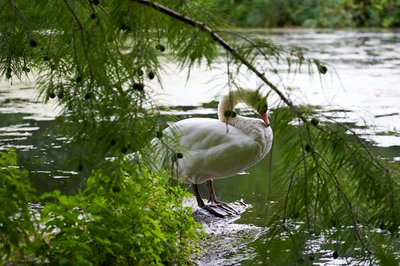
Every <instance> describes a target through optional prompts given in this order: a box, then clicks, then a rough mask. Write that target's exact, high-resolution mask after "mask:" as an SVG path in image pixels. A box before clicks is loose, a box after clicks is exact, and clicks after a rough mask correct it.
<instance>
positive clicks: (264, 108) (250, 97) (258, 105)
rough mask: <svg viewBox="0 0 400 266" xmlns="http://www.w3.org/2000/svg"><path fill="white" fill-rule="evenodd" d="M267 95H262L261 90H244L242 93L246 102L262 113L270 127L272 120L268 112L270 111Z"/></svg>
mask: <svg viewBox="0 0 400 266" xmlns="http://www.w3.org/2000/svg"><path fill="white" fill-rule="evenodd" d="M267 96H268V94H267ZM267 96H263V95H261V94H260V92H259V90H243V91H242V93H241V98H242V99H243V101H244V103H246V104H247V105H249V106H250V107H252V108H254V110H256V111H257V113H259V114H260V116H261V118H262V120H263V121H264V123H265V125H266V126H267V127H268V126H269V125H270V122H269V119H268V114H267V112H268V102H267Z"/></svg>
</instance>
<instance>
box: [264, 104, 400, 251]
mask: <svg viewBox="0 0 400 266" xmlns="http://www.w3.org/2000/svg"><path fill="white" fill-rule="evenodd" d="M296 112H300V113H302V114H304V115H305V116H306V117H308V119H307V120H306V121H303V120H300V119H299V118H298V117H297V116H296V115H295V113H294V112H291V111H290V110H289V109H287V108H281V109H277V110H275V112H274V115H273V117H272V118H271V120H272V124H273V125H274V134H275V147H279V149H274V150H273V151H272V153H273V158H278V159H276V160H273V165H272V166H271V167H272V169H273V175H274V177H275V178H274V180H275V184H274V187H276V188H277V190H276V192H275V193H277V194H274V195H273V197H274V199H276V200H277V201H278V202H280V206H275V207H274V208H278V209H280V208H282V209H283V212H280V211H278V212H276V213H277V216H276V217H274V219H272V220H271V221H270V224H269V225H270V226H271V228H275V229H276V230H278V231H275V230H271V231H270V233H271V237H272V238H275V237H276V235H280V233H278V232H287V233H289V234H290V235H292V234H294V235H297V236H298V235H299V234H301V235H302V238H301V239H302V240H303V241H304V242H307V241H311V240H312V239H313V238H315V237H316V236H318V235H320V234H323V235H324V237H326V238H327V239H330V240H329V241H332V242H335V241H339V242H340V243H341V244H340V245H333V246H334V249H336V251H337V252H339V253H340V254H347V255H351V256H353V257H360V258H363V259H368V256H369V254H376V255H378V254H382V250H381V249H380V247H381V245H382V244H384V245H386V246H388V248H389V247H391V248H395V246H396V243H397V241H398V238H397V237H398V228H399V217H400V211H399V210H400V206H399V204H400V198H399V197H400V194H399V189H400V183H399V182H400V172H399V171H398V164H395V163H388V162H385V161H377V160H376V159H375V158H374V156H372V154H371V153H370V152H369V151H368V149H366V147H365V145H366V144H365V143H364V142H363V141H362V140H360V139H358V138H357V137H356V136H355V134H354V133H353V132H352V130H351V129H350V128H349V127H347V126H346V125H345V124H340V123H332V121H330V119H329V118H328V117H324V116H321V114H318V113H317V112H316V111H315V110H314V108H310V107H300V108H298V109H297V110H296ZM316 116H318V117H316ZM282 190H284V191H286V192H285V193H281V191H282ZM378 228H379V229H378ZM301 232H303V233H301ZM304 232H307V233H306V234H304ZM276 241H278V242H279V239H277V240H276ZM329 241H327V242H328V243H327V245H329ZM377 243H381V244H377ZM271 245H275V242H271ZM330 248H332V246H331V247H330ZM303 252H305V250H303ZM385 254H386V255H385V256H387V255H388V254H391V253H390V252H388V253H385ZM378 256H379V255H378ZM382 256H383V255H382Z"/></svg>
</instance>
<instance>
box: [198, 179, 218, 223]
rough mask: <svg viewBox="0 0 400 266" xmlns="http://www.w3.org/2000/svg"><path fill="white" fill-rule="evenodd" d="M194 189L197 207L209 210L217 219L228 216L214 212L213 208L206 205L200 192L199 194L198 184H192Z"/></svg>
mask: <svg viewBox="0 0 400 266" xmlns="http://www.w3.org/2000/svg"><path fill="white" fill-rule="evenodd" d="M192 188H193V191H194V195H195V196H196V200H197V205H199V207H200V208H203V209H205V210H207V211H208V212H209V213H211V214H213V215H215V216H217V217H220V218H223V217H225V216H226V215H224V214H222V213H220V212H217V211H216V210H214V209H213V207H212V206H210V205H206V204H205V203H204V201H203V199H202V198H201V195H200V192H199V185H198V184H192Z"/></svg>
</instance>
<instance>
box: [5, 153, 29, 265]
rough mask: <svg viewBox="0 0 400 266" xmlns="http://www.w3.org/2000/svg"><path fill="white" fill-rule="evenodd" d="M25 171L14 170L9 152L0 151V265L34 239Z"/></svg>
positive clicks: (14, 162) (13, 157)
mask: <svg viewBox="0 0 400 266" xmlns="http://www.w3.org/2000/svg"><path fill="white" fill-rule="evenodd" d="M33 192H34V190H33V189H32V188H31V186H30V185H29V179H28V171H26V170H23V169H20V168H19V167H18V166H17V155H16V153H15V152H13V151H0V264H1V265H3V263H5V262H7V261H9V260H10V259H12V258H13V259H14V260H18V258H20V257H23V255H24V254H25V253H26V250H27V248H28V247H29V246H30V244H32V242H33V241H32V240H33V239H34V235H33V234H34V233H33V232H34V228H33V223H32V221H31V215H30V212H29V208H28V204H27V203H28V202H31V201H33V200H34V194H33Z"/></svg>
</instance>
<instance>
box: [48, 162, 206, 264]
mask: <svg viewBox="0 0 400 266" xmlns="http://www.w3.org/2000/svg"><path fill="white" fill-rule="evenodd" d="M122 173H124V174H122ZM118 176H120V179H119V178H117V177H118ZM118 179H119V180H118ZM168 182H169V178H168V177H167V176H166V175H164V176H161V175H159V174H154V173H150V172H149V171H147V170H145V169H141V168H138V167H129V168H128V169H124V171H123V170H122V168H119V169H118V170H117V171H115V172H114V173H112V174H111V175H106V174H104V173H103V172H102V171H100V170H98V171H95V172H94V173H93V174H92V175H91V176H90V177H89V178H88V180H87V188H86V189H85V190H84V191H83V192H82V193H79V194H77V195H73V196H66V195H61V194H60V193H59V192H55V193H52V194H46V195H44V196H43V198H46V199H51V200H54V202H52V203H47V204H46V205H45V207H44V210H43V212H42V216H43V219H42V221H43V223H44V225H45V236H46V238H47V241H48V243H49V244H48V249H45V252H44V253H43V254H41V255H42V258H47V259H48V260H49V262H50V264H70V265H150V264H155V265H164V264H179V265H181V264H183V263H188V262H189V259H190V255H191V254H192V253H193V250H194V249H195V248H196V246H195V240H196V238H197V231H196V228H197V226H198V224H197V223H196V222H195V221H194V219H193V217H192V216H191V210H190V209H188V208H184V207H181V205H182V198H183V197H184V196H185V195H186V192H184V190H183V189H182V188H180V187H173V186H171V185H169V184H168Z"/></svg>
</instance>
